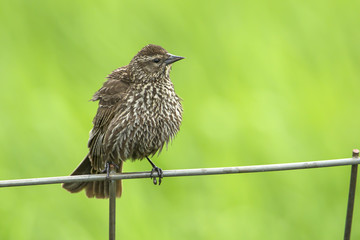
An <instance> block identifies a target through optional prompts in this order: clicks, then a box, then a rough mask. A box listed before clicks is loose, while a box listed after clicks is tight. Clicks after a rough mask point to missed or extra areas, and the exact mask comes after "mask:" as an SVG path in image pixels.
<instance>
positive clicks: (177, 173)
mask: <svg viewBox="0 0 360 240" xmlns="http://www.w3.org/2000/svg"><path fill="white" fill-rule="evenodd" d="M358 164H360V158H359V150H358V149H354V150H353V152H352V158H343V159H332V160H322V161H310V162H295V163H282V164H268V165H253V166H239V167H220V168H197V169H179V170H164V171H163V177H181V176H182V177H184V176H199V175H217V174H236V173H254V172H270V171H286V170H297V169H309V168H324V167H336V166H345V165H352V167H351V176H350V187H349V197H348V206H347V214H346V221H345V232H344V240H350V233H351V226H352V218H353V212H354V200H355V190H356V179H357V168H358ZM150 175H151V173H150V172H129V173H121V174H117V173H114V172H113V171H111V172H110V175H109V176H107V175H106V174H96V175H79V176H62V177H45V178H29V179H14V180H1V181H0V188H1V187H15V186H29V185H44V184H56V183H67V182H92V181H104V180H107V181H109V182H110V184H109V193H110V197H109V239H110V240H115V229H116V228H115V226H116V225H115V220H116V210H115V209H116V180H119V179H136V178H150ZM154 175H155V176H156V177H158V176H157V174H156V173H155V174H154Z"/></svg>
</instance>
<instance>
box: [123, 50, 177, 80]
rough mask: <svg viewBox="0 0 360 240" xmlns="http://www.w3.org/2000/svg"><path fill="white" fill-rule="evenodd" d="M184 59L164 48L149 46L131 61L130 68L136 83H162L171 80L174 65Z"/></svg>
mask: <svg viewBox="0 0 360 240" xmlns="http://www.w3.org/2000/svg"><path fill="white" fill-rule="evenodd" d="M181 59H183V57H179V56H175V55H172V54H170V53H168V52H167V51H166V50H165V49H164V48H162V47H160V46H157V45H153V44H149V45H147V46H145V47H144V48H143V49H141V50H140V51H139V52H138V53H137V54H136V55H135V57H134V58H133V59H132V60H131V62H130V64H129V68H130V71H131V74H132V75H133V77H134V80H135V81H141V82H143V81H161V80H162V79H169V73H170V69H171V65H172V63H174V62H176V61H179V60H181Z"/></svg>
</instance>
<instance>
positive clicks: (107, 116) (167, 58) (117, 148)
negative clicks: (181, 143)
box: [63, 44, 183, 198]
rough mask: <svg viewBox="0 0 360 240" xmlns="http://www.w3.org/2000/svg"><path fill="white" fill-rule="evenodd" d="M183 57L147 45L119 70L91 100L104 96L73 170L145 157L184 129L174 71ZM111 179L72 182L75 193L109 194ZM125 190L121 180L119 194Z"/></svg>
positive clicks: (93, 169) (98, 169)
mask: <svg viewBox="0 0 360 240" xmlns="http://www.w3.org/2000/svg"><path fill="white" fill-rule="evenodd" d="M180 59H182V57H177V56H174V55H171V54H169V53H168V52H167V51H166V50H165V49H163V48H162V47H160V46H157V45H152V44H150V45H147V46H145V47H144V48H143V49H142V50H141V51H140V52H138V53H137V54H136V55H135V57H134V58H133V59H132V60H131V62H130V63H129V65H127V66H124V67H120V68H118V69H116V70H114V71H113V72H112V73H111V74H110V75H109V76H108V77H107V79H108V80H107V81H106V82H105V83H104V84H103V86H102V88H100V89H99V90H98V91H97V92H96V93H95V94H94V96H93V98H92V99H91V100H92V101H99V107H98V110H97V113H96V116H95V118H94V120H93V125H94V127H93V129H92V130H91V132H90V138H89V142H88V147H89V153H88V155H87V156H86V157H85V159H84V160H83V162H82V163H81V164H80V165H79V166H78V168H77V169H76V170H75V171H74V172H73V173H72V175H80V174H89V173H93V174H97V173H103V172H104V170H105V167H106V163H107V162H110V163H114V164H116V165H118V166H119V167H120V169H118V170H117V171H118V172H121V168H122V164H123V162H124V161H126V160H127V159H132V160H137V159H139V160H141V159H143V158H145V157H148V156H152V155H154V154H155V153H156V152H159V153H160V152H161V150H162V148H163V146H164V145H165V144H166V145H167V143H168V142H169V141H171V140H172V139H173V138H174V136H175V135H176V133H177V132H178V131H179V128H180V124H181V120H182V111H183V109H182V106H181V103H180V101H181V99H180V98H179V97H178V95H177V94H176V93H175V91H174V86H173V84H172V82H171V80H170V77H169V73H170V69H171V65H172V63H173V62H175V61H178V60H180ZM107 186H108V185H107V182H89V183H66V184H63V187H64V188H65V189H67V190H68V191H70V192H79V191H81V190H82V189H83V188H85V189H86V195H87V196H88V197H94V196H95V197H97V198H106V197H108V195H109V193H108V187H107ZM120 195H121V182H120V181H119V182H118V190H117V196H118V197H120Z"/></svg>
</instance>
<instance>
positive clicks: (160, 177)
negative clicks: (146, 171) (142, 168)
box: [146, 157, 164, 185]
mask: <svg viewBox="0 0 360 240" xmlns="http://www.w3.org/2000/svg"><path fill="white" fill-rule="evenodd" d="M146 159H147V160H148V161H149V163H150V164H151V166H152V167H153V168H152V170H151V174H150V178H151V179H152V180H153V183H154V184H155V185H156V184H157V180H156V177H154V174H155V173H157V174H158V177H159V185H160V184H161V179H162V178H163V176H164V174H163V170H162V169H161V168H159V167H157V166H156V165H155V164H154V163H153V162H152V161H151V160H150V158H148V157H146Z"/></svg>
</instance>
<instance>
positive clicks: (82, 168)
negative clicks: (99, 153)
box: [62, 155, 123, 198]
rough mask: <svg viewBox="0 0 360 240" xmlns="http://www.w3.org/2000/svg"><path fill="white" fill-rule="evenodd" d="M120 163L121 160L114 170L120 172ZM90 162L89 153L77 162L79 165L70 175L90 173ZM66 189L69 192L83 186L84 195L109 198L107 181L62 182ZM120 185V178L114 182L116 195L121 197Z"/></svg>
mask: <svg viewBox="0 0 360 240" xmlns="http://www.w3.org/2000/svg"><path fill="white" fill-rule="evenodd" d="M122 164H123V162H122V161H121V162H120V164H119V168H118V169H116V172H118V173H121V172H122ZM91 169H92V167H91V162H90V158H89V155H87V156H86V157H85V158H84V160H83V161H82V162H81V163H80V164H79V166H78V167H77V168H76V169H75V170H74V172H73V173H71V176H74V175H85V174H91ZM62 187H63V188H65V189H66V190H67V191H69V192H71V193H77V192H80V191H81V190H83V189H84V188H85V192H86V196H87V197H88V198H93V197H96V198H109V182H108V181H95V182H71V183H64V184H63V185H62ZM121 192H122V186H121V180H118V181H117V182H116V197H121Z"/></svg>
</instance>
